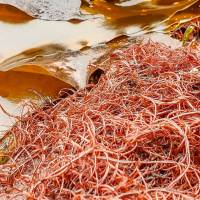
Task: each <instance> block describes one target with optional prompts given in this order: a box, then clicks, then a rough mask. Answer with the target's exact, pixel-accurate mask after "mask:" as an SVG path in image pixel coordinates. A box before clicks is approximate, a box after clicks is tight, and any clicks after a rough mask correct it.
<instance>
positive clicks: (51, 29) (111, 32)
mask: <svg viewBox="0 0 200 200" xmlns="http://www.w3.org/2000/svg"><path fill="white" fill-rule="evenodd" d="M0 1H4V2H5V0H0ZM71 2H72V1H71ZM77 2H78V1H77ZM199 5H200V1H197V0H187V1H186V0H176V1H175V0H107V1H106V0H91V1H89V0H84V1H83V2H82V7H81V11H82V13H85V14H87V15H91V16H93V17H90V19H89V18H88V19H87V20H82V21H81V20H77V19H73V20H70V21H42V20H39V19H33V17H30V16H29V15H27V14H25V13H24V12H22V11H20V10H18V9H16V8H14V7H12V6H8V5H4V4H0V46H1V48H0V71H1V72H0V96H1V98H0V103H1V104H3V105H4V106H6V105H7V106H8V107H9V111H13V112H15V109H14V107H15V104H14V103H13V100H17V101H19V99H26V98H27V97H29V98H30V97H31V98H32V97H34V98H35V97H36V96H37V95H36V93H38V94H40V95H42V96H51V97H56V96H57V94H58V92H59V90H60V89H62V88H65V87H75V88H81V87H84V86H85V84H86V82H87V80H88V74H90V72H88V71H87V65H88V64H90V63H92V62H94V61H96V60H98V58H100V57H101V56H103V55H104V54H106V53H108V52H110V51H112V49H113V48H116V47H119V46H121V45H123V44H124V40H123V39H122V40H121V39H119V40H118V39H114V38H117V37H118V38H120V37H119V36H121V35H129V36H134V35H141V34H143V33H147V32H149V31H151V30H162V31H163V30H165V29H166V27H167V26H169V25H170V24H172V23H174V22H177V20H180V19H189V18H192V17H196V16H198V15H199V13H200V12H199V11H200V8H199ZM125 38H126V39H127V37H125ZM152 38H153V39H156V40H157V41H158V40H159V41H162V40H163V41H167V40H166V39H165V38H164V39H163V37H162V36H158V35H152ZM109 41H111V42H109ZM170 42H171V41H170ZM170 42H169V43H170ZM176 45H179V44H176ZM90 47H91V48H90ZM55 77H56V78H55ZM8 99H10V100H12V103H11V102H10V103H9V101H8ZM13 106H14V107H13ZM11 108H12V109H11ZM0 115H1V116H5V114H3V113H1V111H0ZM3 119H4V121H2V120H3ZM6 120H8V119H7V118H6ZM6 120H5V117H3V118H2V117H0V126H1V124H2V123H4V122H5V121H6Z"/></svg>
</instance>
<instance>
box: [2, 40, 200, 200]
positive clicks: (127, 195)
mask: <svg viewBox="0 0 200 200" xmlns="http://www.w3.org/2000/svg"><path fill="white" fill-rule="evenodd" d="M99 67H100V68H102V69H104V70H105V74H104V75H103V76H102V77H101V78H100V80H99V82H98V84H97V85H88V86H87V87H86V88H85V89H83V90H80V91H78V92H75V93H74V94H73V95H71V96H70V97H68V98H65V99H63V100H61V101H60V102H58V103H57V104H55V105H51V106H49V107H46V108H45V109H44V108H39V109H38V110H37V111H36V112H34V113H32V114H31V113H30V114H29V115H28V116H26V117H24V118H23V119H22V121H20V122H18V123H17V124H16V125H15V126H14V127H13V128H12V130H11V131H10V132H11V133H12V134H14V136H15V138H16V141H17V148H16V149H15V151H14V152H13V153H12V154H11V155H10V161H9V162H8V163H7V164H5V165H2V166H0V183H1V184H0V193H1V197H0V198H2V199H9V198H10V199H74V200H75V199H76V200H77V199H105V200H106V199H116V200H117V199H123V200H126V199H193V198H195V199H200V71H199V70H200V56H199V55H198V54H197V53H195V52H193V50H191V49H189V47H187V48H184V49H176V50H172V49H170V48H168V47H166V46H164V45H161V44H158V43H153V42H142V43H135V44H133V45H131V46H129V47H127V48H126V49H123V50H117V51H115V52H114V53H112V54H111V55H110V57H109V58H108V59H107V60H106V61H104V62H103V63H101V65H100V66H99Z"/></svg>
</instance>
